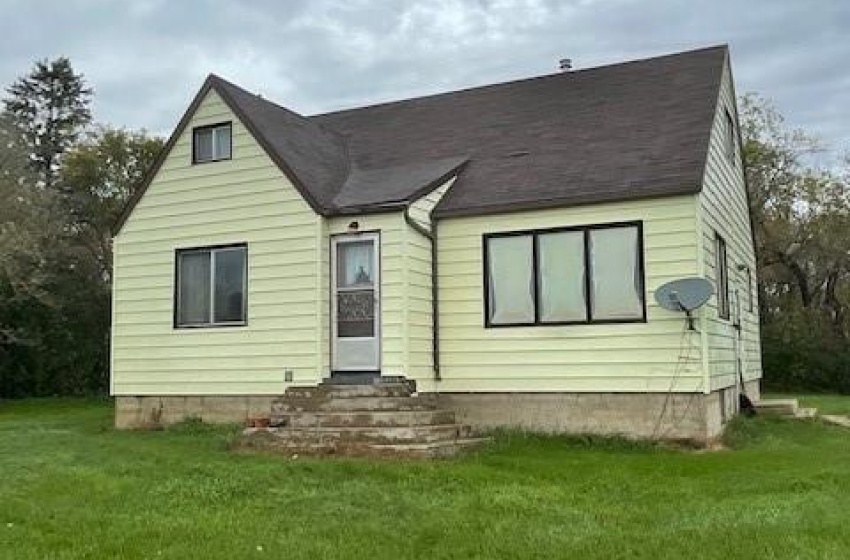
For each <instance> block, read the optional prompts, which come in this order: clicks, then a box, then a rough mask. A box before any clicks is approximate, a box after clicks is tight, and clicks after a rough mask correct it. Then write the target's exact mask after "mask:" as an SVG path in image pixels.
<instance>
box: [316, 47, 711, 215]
mask: <svg viewBox="0 0 850 560" xmlns="http://www.w3.org/2000/svg"><path fill="white" fill-rule="evenodd" d="M726 54H727V49H726V47H725V46H721V47H713V48H708V49H702V50H697V51H690V52H686V53H680V54H674V55H668V56H662V57H658V58H651V59H647V60H641V61H636V62H628V63H622V64H615V65H612V66H604V67H599V68H590V69H587V70H578V71H573V72H566V73H560V74H554V75H550V76H542V77H539V78H532V79H527V80H520V81H516V82H509V83H504V84H497V85H492V86H485V87H480V88H474V89H468V90H463V91H457V92H452V93H445V94H440V95H434V96H430V97H421V98H417V99H410V100H406V101H398V102H394V103H386V104H382V105H375V106H371V107H364V108H358V109H351V110H348V111H341V112H336V113H329V114H325V115H318V116H315V117H312V119H313V120H315V121H316V122H318V123H319V124H321V125H322V126H324V127H327V128H332V129H334V130H336V131H339V132H340V133H342V134H343V135H344V136H345V137H346V138H347V139H348V142H349V150H350V154H351V158H352V160H353V161H354V162H355V163H358V162H368V164H369V165H373V166H390V165H399V164H404V163H407V162H413V161H419V160H422V159H426V158H427V159H430V158H440V157H449V156H453V155H456V154H468V156H469V163H468V164H467V165H466V167H465V168H464V170H463V172H462V173H461V174H460V176H459V177H458V179H457V181H456V182H455V184H454V186H453V187H452V189H451V190H450V191H449V193H448V194H447V195H446V196H445V197H444V198H443V200H442V201H441V203H440V204H439V206H438V207H437V209H436V213H437V214H438V215H441V216H451V215H465V214H478V213H487V212H496V211H504V210H516V209H526V208H539V207H545V206H553V205H569V204H578V203H589V202H602V201H612V200H624V199H631V198H639V197H649V196H658V195H672V194H683V193H694V192H698V191H699V190H700V188H701V183H702V175H703V170H704V165H705V160H706V156H707V151H708V140H709V135H710V131H711V125H712V122H713V119H714V111H715V107H716V103H717V98H718V92H719V87H720V79H721V73H722V69H723V64H724V61H725V59H726Z"/></svg>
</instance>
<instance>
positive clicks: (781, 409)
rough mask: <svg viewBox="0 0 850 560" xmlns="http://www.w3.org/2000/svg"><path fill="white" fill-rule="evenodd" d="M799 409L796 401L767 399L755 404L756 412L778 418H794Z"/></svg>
mask: <svg viewBox="0 0 850 560" xmlns="http://www.w3.org/2000/svg"><path fill="white" fill-rule="evenodd" d="M799 408H800V405H799V404H798V402H797V399H769V400H760V401H758V402H757V403H756V410H758V411H759V412H761V413H765V414H778V415H780V416H795V415H796V414H797V410H798V409H799Z"/></svg>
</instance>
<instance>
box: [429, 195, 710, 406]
mask: <svg viewBox="0 0 850 560" xmlns="http://www.w3.org/2000/svg"><path fill="white" fill-rule="evenodd" d="M696 219H697V211H696V197H695V196H690V195H689V196H679V197H670V198H659V199H649V200H642V201H631V202H621V203H608V204H599V205H592V206H578V207H572V208H560V209H550V210H539V211H528V212H514V213H508V214H501V215H488V216H479V217H467V218H448V219H445V220H441V221H440V225H439V283H440V341H441V343H440V344H441V372H442V378H443V381H442V382H439V383H438V384H433V385H431V386H430V387H427V386H425V387H423V389H424V390H429V389H430V390H440V391H447V392H448V391H481V392H491V391H526V392H539V391H593V392H643V391H677V392H685V391H704V390H705V377H704V373H703V368H702V353H701V345H702V341H701V339H700V337H699V335H698V334H692V333H691V334H684V335H683V332H684V317H683V316H682V315H681V314H679V313H674V312H671V311H666V310H664V309H661V308H659V307H658V306H657V305H656V303H655V300H654V298H653V293H654V290H655V289H656V288H657V287H658V286H659V285H661V284H663V283H664V282H667V281H669V280H673V279H676V278H681V277H685V276H694V275H696V274H697V272H698V270H697V269H698V255H699V252H698V243H697V240H698V238H697V224H696ZM632 220H642V221H643V228H644V248H645V263H646V270H645V273H646V294H645V297H646V302H647V313H648V321H647V322H646V323H631V324H610V325H601V324H600V325H569V326H537V327H508V328H491V329H487V328H484V302H483V290H484V286H483V281H484V274H483V265H482V235H483V234H486V233H497V232H507V231H516V230H525V229H535V228H549V227H562V226H580V225H592V224H604V223H610V222H621V221H632Z"/></svg>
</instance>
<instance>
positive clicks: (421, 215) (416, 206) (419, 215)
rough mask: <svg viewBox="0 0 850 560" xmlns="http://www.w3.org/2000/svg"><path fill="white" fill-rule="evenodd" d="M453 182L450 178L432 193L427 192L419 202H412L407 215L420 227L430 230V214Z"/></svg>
mask: <svg viewBox="0 0 850 560" xmlns="http://www.w3.org/2000/svg"><path fill="white" fill-rule="evenodd" d="M454 182H455V178H454V177H453V178H451V179H449V180H448V181H446V183H445V184H443V185H440V186H439V187H437V188H436V189H434V190H433V191H431V192H429V193H428V194H426V195H425V196H423V197H422V198H420V199H419V200H416V201H414V202H413V203H412V204H411V205H410V209H409V210H408V214H409V215H410V217H411V219H413V221H414V222H416V223H417V224H419V225H420V226H422V227H423V228H425V229H427V230H429V231H430V230H431V212H432V211H433V210H434V207H435V206H437V203H438V202H440V200H441V199H442V198H443V196H445V194H446V193H447V192H449V189H450V188H452V185H453V184H454Z"/></svg>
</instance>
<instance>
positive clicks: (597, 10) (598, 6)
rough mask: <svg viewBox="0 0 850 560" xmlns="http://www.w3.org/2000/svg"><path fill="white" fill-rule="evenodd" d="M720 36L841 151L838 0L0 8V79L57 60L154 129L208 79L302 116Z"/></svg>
mask: <svg viewBox="0 0 850 560" xmlns="http://www.w3.org/2000/svg"><path fill="white" fill-rule="evenodd" d="M719 43H728V44H729V45H730V47H731V49H732V62H733V69H734V73H735V78H736V81H737V88H738V93H744V92H750V91H755V92H758V93H760V94H762V95H764V96H765V97H768V98H770V99H772V100H773V101H774V102H775V103H776V105H777V106H778V107H779V109H780V110H781V111H782V112H783V113H784V114H785V116H786V118H787V120H788V121H789V122H790V123H791V124H793V125H795V126H801V127H804V128H805V129H806V130H808V131H809V132H812V133H815V134H818V135H820V136H821V137H823V138H824V139H825V140H827V141H829V142H830V143H832V144H833V146H834V147H835V148H836V149H837V150H844V151H847V150H850V94H848V92H850V1H847V0H809V1H806V0H800V1H793V0H713V1H711V2H693V1H691V0H681V1H675V0H575V1H568V0H563V1H556V0H551V1H545V0H466V1H461V0H457V1H450V0H414V1H402V0H392V1H391V0H386V1H378V0H373V1H368V2H367V1H361V0H339V1H321V0H310V1H308V0H279V1H271V0H268V1H266V0H253V1H248V0H243V1H238V0H221V1H217V0H209V1H190V0H179V1H178V0H139V1H135V2H116V1H107V0H100V1H99V0H85V1H84V0H76V1H75V0H64V1H55V2H47V1H38V0H0V84H2V85H3V86H4V87H5V86H7V85H8V84H9V83H10V82H12V81H13V80H14V79H15V78H16V77H18V76H20V75H22V74H24V73H26V72H27V70H28V69H29V68H30V66H31V64H32V62H33V61H34V60H35V59H38V58H44V57H47V58H53V57H56V56H59V55H64V56H68V57H69V58H70V59H71V61H72V63H73V64H74V66H75V67H76V69H77V70H78V71H81V72H82V73H84V74H85V76H86V79H87V80H88V82H89V83H90V84H91V85H92V86H93V87H94V88H95V91H96V97H95V105H94V108H95V117H96V119H98V120H99V121H102V122H108V123H111V124H114V125H120V126H127V127H132V128H147V129H148V130H151V131H154V132H157V133H162V134H167V133H168V132H170V130H171V128H172V127H173V126H174V125H175V124H176V122H177V120H178V119H179V118H180V115H181V113H182V112H183V110H184V109H185V107H186V106H187V105H188V103H189V101H190V100H191V98H192V96H193V95H194V93H195V91H196V90H197V88H198V87H199V86H200V85H201V82H202V81H203V79H204V77H205V76H206V75H207V74H208V73H210V72H213V73H217V74H219V75H221V76H223V77H225V78H228V79H230V80H231V81H234V82H236V83H238V84H240V85H242V86H243V87H245V88H246V89H249V90H252V91H255V92H258V93H262V94H263V95H264V96H266V97H267V98H270V99H273V100H274V101H276V102H278V103H280V104H282V105H285V106H287V107H289V108H291V109H293V110H296V111H298V112H301V113H303V114H311V113H316V112H323V111H328V110H333V109H338V108H342V107H350V106H356V105H361V104H369V103H374V102H379V101H386V100H392V99H398V98H404V97H410V96H416V95H421V94H427V93H435V92H440V91H446V90H451V89H458V88H463V87H469V86H474V85H481V84H487V83H495V82H500V81H506V80H511V79H516V78H524V77H529V76H536V75H541V74H547V73H551V72H553V71H554V70H555V68H556V66H557V61H558V59H560V58H565V57H569V58H572V59H573V61H574V67H576V68H586V67H590V66H596V65H600V64H606V63H611V62H618V61H622V60H627V59H631V58H640V57H646V56H652V55H658V54H664V53H669V52H674V51H679V50H686V49H691V48H697V47H703V46H709V45H714V44H719Z"/></svg>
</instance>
